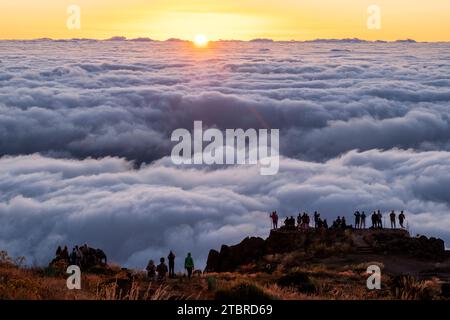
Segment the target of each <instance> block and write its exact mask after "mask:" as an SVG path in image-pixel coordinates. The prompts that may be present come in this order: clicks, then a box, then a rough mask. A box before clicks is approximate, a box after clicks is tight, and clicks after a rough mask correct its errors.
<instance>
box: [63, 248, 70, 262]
mask: <svg viewBox="0 0 450 320" xmlns="http://www.w3.org/2000/svg"><path fill="white" fill-rule="evenodd" d="M61 259H63V260H64V261H67V262H68V263H70V259H69V249H67V246H64V249H62V251H61Z"/></svg>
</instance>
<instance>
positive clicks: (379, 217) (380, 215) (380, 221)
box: [377, 210, 383, 229]
mask: <svg viewBox="0 0 450 320" xmlns="http://www.w3.org/2000/svg"><path fill="white" fill-rule="evenodd" d="M377 216H378V227H379V228H381V229H383V215H382V214H381V211H380V210H378V213H377Z"/></svg>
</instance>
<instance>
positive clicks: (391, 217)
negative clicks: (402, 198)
mask: <svg viewBox="0 0 450 320" xmlns="http://www.w3.org/2000/svg"><path fill="white" fill-rule="evenodd" d="M389 218H390V219H391V229H395V228H397V226H396V224H395V212H394V210H392V212H391V214H390V215H389Z"/></svg>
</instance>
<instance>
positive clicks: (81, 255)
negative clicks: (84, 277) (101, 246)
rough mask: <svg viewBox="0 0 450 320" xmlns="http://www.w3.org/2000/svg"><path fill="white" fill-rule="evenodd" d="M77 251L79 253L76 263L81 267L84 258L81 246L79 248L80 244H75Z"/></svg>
mask: <svg viewBox="0 0 450 320" xmlns="http://www.w3.org/2000/svg"><path fill="white" fill-rule="evenodd" d="M75 253H76V255H77V258H76V263H75V264H76V265H77V266H79V267H81V261H82V260H83V253H82V252H81V250H80V248H78V246H75Z"/></svg>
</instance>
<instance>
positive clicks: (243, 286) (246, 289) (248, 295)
mask: <svg viewBox="0 0 450 320" xmlns="http://www.w3.org/2000/svg"><path fill="white" fill-rule="evenodd" d="M215 299H216V300H228V301H229V300H234V301H237V300H239V301H241V300H246V301H248V300H252V301H267V300H273V297H272V296H271V295H269V294H268V293H266V292H265V291H264V289H262V288H260V287H258V286H257V285H255V284H253V283H245V282H244V283H240V284H237V285H235V286H232V287H230V288H226V289H220V290H218V291H217V292H216V296H215Z"/></svg>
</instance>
